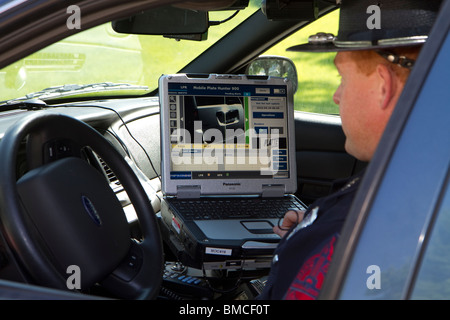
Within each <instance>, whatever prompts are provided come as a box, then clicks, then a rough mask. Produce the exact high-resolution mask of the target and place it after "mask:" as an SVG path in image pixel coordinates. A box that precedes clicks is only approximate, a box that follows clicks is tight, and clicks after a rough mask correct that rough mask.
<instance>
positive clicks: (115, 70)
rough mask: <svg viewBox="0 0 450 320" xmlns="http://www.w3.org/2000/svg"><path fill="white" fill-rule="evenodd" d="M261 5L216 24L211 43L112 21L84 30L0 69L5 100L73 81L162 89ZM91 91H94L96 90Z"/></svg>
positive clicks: (218, 15)
mask: <svg viewBox="0 0 450 320" xmlns="http://www.w3.org/2000/svg"><path fill="white" fill-rule="evenodd" d="M260 5H261V0H251V1H250V3H249V7H248V8H246V9H245V10H241V11H240V12H239V13H238V14H237V15H236V16H235V17H233V18H232V19H231V20H229V21H226V22H224V23H222V24H220V25H217V26H211V27H210V28H209V31H208V34H207V40H206V41H188V40H180V41H177V40H175V39H170V38H164V37H163V36H149V35H129V34H120V33H116V32H115V31H114V30H113V29H112V27H111V23H106V24H104V25H100V26H97V27H95V28H92V29H88V30H84V31H82V32H80V33H78V34H76V35H73V36H71V37H68V38H66V39H64V40H61V41H59V42H57V43H55V44H53V45H51V46H48V47H46V48H44V49H42V50H40V51H38V52H36V53H34V54H32V55H30V56H28V57H26V58H24V59H21V60H19V61H17V62H15V63H13V64H12V65H10V66H8V67H6V68H3V69H0V101H6V100H10V99H14V98H19V97H24V96H26V95H27V94H30V93H34V92H38V91H41V90H43V89H46V88H49V87H57V86H64V85H66V88H67V85H73V84H74V85H86V84H93V83H101V84H104V83H107V84H109V83H119V84H132V85H138V86H140V87H139V88H138V89H139V90H136V88H131V87H128V88H127V87H125V88H124V86H117V88H120V90H121V94H122V95H124V94H143V93H145V92H151V91H153V90H154V89H156V88H157V86H158V79H159V77H160V76H161V75H162V74H169V73H176V72H178V71H179V70H181V69H182V68H183V67H184V66H185V65H187V64H188V63H189V62H190V61H192V60H193V59H194V58H196V57H197V56H198V55H199V54H201V53H202V52H203V51H205V50H206V49H207V48H208V47H210V46H211V45H212V44H214V43H215V42H216V41H218V40H219V39H220V38H221V37H223V36H224V35H225V34H226V33H227V32H229V31H230V30H232V29H233V28H234V27H235V26H237V25H238V24H240V23H241V22H242V21H243V20H245V19H246V18H247V17H248V16H250V15H251V14H252V13H254V12H255V11H256V10H257V9H259V8H260ZM233 13H234V11H217V12H210V14H209V20H210V21H223V20H226V19H227V18H228V17H230V16H231V15H233ZM142 86H145V87H142ZM98 87H99V88H102V86H98ZM103 87H104V86H103ZM108 87H111V86H108ZM102 90H103V88H102V89H101V90H99V92H101V91H102ZM127 91H128V92H127ZM89 94H90V96H92V95H93V94H92V90H91V91H90V93H89ZM108 94H113V93H111V92H109V93H108Z"/></svg>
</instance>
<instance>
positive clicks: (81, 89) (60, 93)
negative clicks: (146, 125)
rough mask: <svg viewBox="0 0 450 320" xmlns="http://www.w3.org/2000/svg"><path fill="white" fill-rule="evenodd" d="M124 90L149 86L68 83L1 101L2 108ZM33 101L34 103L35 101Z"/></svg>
mask: <svg viewBox="0 0 450 320" xmlns="http://www.w3.org/2000/svg"><path fill="white" fill-rule="evenodd" d="M123 90H125V91H127V90H130V91H146V92H147V91H148V90H149V89H148V87H147V86H140V85H133V84H129V83H113V82H100V83H92V84H85V85H78V84H66V85H61V86H55V87H50V88H46V89H43V90H41V91H37V92H33V93H29V94H27V95H25V96H24V97H20V98H15V99H11V100H7V101H3V102H0V108H1V107H3V106H6V105H17V104H24V102H25V101H33V100H37V99H39V100H41V101H45V100H51V99H55V98H62V97H68V96H74V95H87V94H90V93H99V92H105V93H106V92H107V93H108V94H111V92H113V91H123ZM31 103H32V104H34V102H31ZM38 104H40V103H38ZM44 104H45V103H44Z"/></svg>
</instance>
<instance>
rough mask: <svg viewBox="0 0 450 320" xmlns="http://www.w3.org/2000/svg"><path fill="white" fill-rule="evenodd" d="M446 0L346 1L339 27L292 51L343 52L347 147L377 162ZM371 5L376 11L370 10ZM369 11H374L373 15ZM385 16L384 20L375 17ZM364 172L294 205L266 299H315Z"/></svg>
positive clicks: (341, 95) (339, 62)
mask: <svg viewBox="0 0 450 320" xmlns="http://www.w3.org/2000/svg"><path fill="white" fill-rule="evenodd" d="M440 4H441V1H440V0H427V1H423V0H391V1H388V0H379V1H373V0H342V1H341V8H340V17H339V32H338V35H337V36H336V37H335V36H333V35H331V34H326V33H321V34H317V35H315V36H311V37H310V39H309V43H308V44H302V45H298V46H295V47H292V48H290V49H288V50H291V51H309V52H327V51H335V52H337V54H336V58H335V65H336V68H337V69H338V72H339V74H340V76H341V84H340V85H339V87H338V89H337V90H336V92H335V94H334V96H333V100H334V102H335V103H336V104H338V105H339V111H340V115H341V120H342V128H343V131H344V134H345V136H346V141H345V149H346V151H347V152H348V153H349V154H351V155H353V156H354V157H356V158H357V159H359V160H361V161H370V160H371V158H372V156H373V154H374V152H375V150H376V148H377V145H378V142H379V140H380V138H381V135H382V134H383V131H384V128H385V126H386V124H387V122H388V120H389V118H390V115H391V113H392V111H393V109H394V107H395V105H396V103H397V100H398V98H399V97H400V94H401V92H402V90H403V87H404V84H405V82H406V80H407V78H408V76H409V73H410V70H411V69H412V67H413V66H414V62H415V60H416V58H417V56H418V54H419V52H420V48H421V45H422V44H423V43H424V42H425V41H426V39H427V36H428V34H429V32H430V29H431V27H432V25H433V23H434V20H435V18H436V16H437V12H438V10H439V7H440ZM369 9H370V10H372V11H370V10H369ZM368 12H373V14H375V16H371V15H370V14H368ZM376 19H378V21H377V20H376ZM362 177H363V173H359V174H358V175H356V176H354V177H351V178H350V179H348V180H347V181H339V182H337V183H336V184H335V192H334V193H332V194H331V195H329V196H327V197H325V198H322V199H319V200H317V201H316V202H314V203H313V204H312V205H310V206H309V208H308V210H307V211H306V212H303V211H298V212H296V211H289V212H287V213H286V215H285V217H284V220H283V223H282V224H281V226H277V227H275V228H274V231H275V232H276V233H278V234H279V235H280V236H282V239H281V241H280V244H279V245H278V247H277V249H276V251H275V253H274V257H273V262H272V267H271V271H270V274H269V279H268V281H267V284H266V287H265V289H264V291H263V293H262V294H261V295H260V296H259V297H258V298H259V299H315V298H317V297H318V296H319V293H320V289H321V287H322V284H323V281H324V279H325V276H326V273H327V271H328V268H329V264H330V261H331V258H332V255H333V251H334V248H335V246H336V243H337V241H338V240H339V234H340V231H341V229H342V226H343V224H344V222H345V218H346V215H347V213H348V211H349V209H350V206H351V204H352V201H353V198H354V196H355V193H356V190H357V188H358V184H359V182H360V180H361V179H362Z"/></svg>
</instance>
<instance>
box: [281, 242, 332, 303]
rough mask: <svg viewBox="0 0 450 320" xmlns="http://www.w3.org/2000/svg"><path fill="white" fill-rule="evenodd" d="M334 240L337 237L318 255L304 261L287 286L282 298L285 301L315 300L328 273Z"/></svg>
mask: <svg viewBox="0 0 450 320" xmlns="http://www.w3.org/2000/svg"><path fill="white" fill-rule="evenodd" d="M336 240H337V237H336V236H333V237H332V238H331V240H330V241H329V242H328V243H327V244H326V245H325V246H324V247H322V249H321V250H320V252H319V253H317V254H315V255H313V256H311V257H310V258H308V260H306V262H305V263H304V264H303V265H302V266H301V268H300V271H299V272H298V273H297V276H296V277H295V279H294V281H293V282H292V283H291V285H290V286H289V289H288V291H287V293H286V295H285V297H284V298H285V299H286V300H314V299H317V297H318V296H319V293H320V289H321V288H322V284H323V281H324V279H325V275H326V274H327V272H328V267H329V265H330V262H331V257H332V256H333V252H334V246H335V243H336Z"/></svg>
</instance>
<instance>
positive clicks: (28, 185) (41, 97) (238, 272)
mask: <svg viewBox="0 0 450 320" xmlns="http://www.w3.org/2000/svg"><path fill="white" fill-rule="evenodd" d="M225 2H227V3H228V4H227V5H226V6H225V7H226V10H229V13H230V15H231V14H232V13H234V12H239V11H241V10H242V11H245V10H247V7H248V6H249V1H248V0H247V1H245V0H238V1H231V4H230V1H210V2H209V3H208V2H206V3H205V2H198V3H197V2H195V1H191V2H186V3H185V4H184V5H179V6H176V7H172V6H164V7H163V8H162V9H161V8H149V9H148V10H145V11H139V13H137V14H133V15H130V16H129V17H123V16H122V17H120V19H119V18H116V19H113V21H112V22H110V23H111V24H112V27H113V29H114V30H115V31H116V32H118V33H121V34H124V35H126V34H140V35H149V34H153V35H161V36H162V35H164V36H165V37H169V38H172V39H176V40H174V41H181V42H183V41H193V42H197V41H198V42H199V41H201V39H202V37H205V33H206V31H207V30H208V28H214V26H212V25H211V24H210V21H209V20H208V11H209V12H210V13H211V12H214V11H216V10H223V8H222V7H223V6H224V5H223V3H225ZM199 7H200V8H199ZM262 7H263V10H260V9H258V10H256V11H255V13H254V14H252V15H250V17H249V18H248V19H246V20H244V21H243V22H242V23H241V24H239V25H238V26H237V27H235V28H234V30H233V31H232V32H230V33H228V34H227V36H226V37H224V38H222V39H221V40H220V41H217V42H216V43H215V44H214V45H213V46H211V47H210V48H208V50H205V51H204V52H203V53H202V54H201V55H199V56H198V57H197V58H196V59H194V60H192V61H191V62H190V63H189V64H187V65H186V66H185V67H183V68H182V69H180V70H178V72H177V73H179V74H192V75H210V74H217V75H225V74H226V75H247V76H248V77H251V76H254V77H262V78H265V79H268V78H270V75H269V74H266V75H254V74H253V75H251V74H249V70H250V69H249V67H250V66H251V65H252V64H254V63H256V62H258V63H259V62H261V59H263V57H261V58H260V59H258V57H259V56H260V55H261V54H262V53H264V52H265V51H266V50H267V49H268V48H270V47H271V46H273V45H274V44H276V43H277V42H279V41H281V40H282V39H284V38H286V37H288V36H289V35H292V34H293V33H294V32H296V31H297V30H299V29H301V28H303V27H305V26H307V25H308V24H309V23H311V22H312V21H313V20H315V19H318V18H320V17H321V16H324V15H326V14H327V13H330V12H333V11H334V10H335V9H336V1H324V0H319V1H282V0H265V1H263V4H262ZM205 8H207V9H206V11H202V10H205ZM218 8H220V9H218ZM175 9H176V10H175ZM199 9H200V10H199ZM188 13H189V14H192V17H191V16H189V17H187V14H188ZM169 18H170V21H174V23H167V21H168V20H169ZM231 19H233V18H232V17H231ZM187 21H189V22H190V23H191V25H188V26H187V25H186V23H187ZM175 22H179V24H177V23H175ZM166 54H173V53H166ZM47 59H51V57H50V58H48V57H47ZM67 59H74V57H68V58H67ZM281 59H282V58H281V57H280V60H277V59H275V62H273V63H280V61H281ZM124 63H125V61H124ZM73 68H76V66H74V67H73ZM111 68H114V67H113V66H112V67H111ZM297 72H299V73H301V72H302V70H297ZM19 75H20V74H19V73H17V74H16V75H15V77H16V78H14V79H17V77H19ZM254 79H257V78H254ZM5 81H6V80H5ZM14 81H16V80H14ZM105 81H108V80H107V79H106V80H105ZM294 81H295V82H297V81H298V79H297V76H295V77H294ZM75 82H76V79H74V83H75ZM65 85H66V86H65V88H64V87H63V88H59V89H58V90H59V91H58V92H56V91H57V90H56V89H55V88H53V91H52V90H48V91H46V92H45V90H44V91H43V92H41V94H38V95H35V96H33V95H29V96H26V97H24V98H22V99H11V100H9V101H4V102H2V106H1V108H2V109H1V111H2V112H1V114H0V136H1V145H0V153H1V154H2V157H1V159H0V162H1V163H0V180H1V186H0V202H1V203H2V209H1V220H2V229H1V230H2V232H1V236H0V279H2V283H1V284H0V285H1V288H4V289H5V290H4V292H5V293H6V292H13V293H12V295H13V296H14V297H16V298H17V297H18V298H19V299H20V298H25V299H27V298H30V297H31V298H36V297H37V298H50V299H52V298H63V299H65V298H68V299H78V298H81V299H84V298H113V299H115V298H122V299H148V298H152V299H160V300H185V299H190V300H201V299H208V300H236V299H241V300H252V299H255V298H256V297H257V296H258V294H259V293H260V292H261V290H262V288H263V287H264V281H265V279H266V277H267V275H268V272H269V267H270V263H269V264H267V261H268V260H267V257H268V256H269V257H270V252H271V251H270V250H273V247H270V249H269V250H268V251H267V250H266V251H264V250H262V251H264V254H263V255H262V256H263V257H264V259H265V260H264V263H262V264H259V262H258V259H257V258H256V259H254V260H252V261H253V262H251V263H250V262H248V263H245V262H244V261H243V260H241V259H239V258H235V257H233V259H227V258H224V255H223V254H222V255H220V254H219V253H218V251H216V254H215V255H214V257H215V259H214V260H213V262H214V263H211V264H203V263H202V261H195V259H193V258H192V256H189V257H187V254H186V251H187V247H186V246H187V244H186V243H183V242H180V240H177V239H175V238H176V232H174V229H173V226H172V228H171V227H170V224H173V223H176V221H175V222H173V221H169V222H167V221H166V222H164V221H163V219H162V217H161V210H164V206H165V204H164V196H165V195H164V193H163V190H162V188H163V185H162V183H163V181H162V174H170V173H166V172H164V171H163V170H162V169H161V168H162V167H163V165H164V163H163V161H164V160H163V159H162V150H161V131H162V129H163V128H162V122H161V113H160V110H161V109H160V108H161V101H160V98H161V97H160V94H161V92H160V90H159V88H156V89H154V90H152V91H151V92H148V93H146V94H145V95H141V96H132V95H127V94H125V93H124V94H122V95H116V96H112V95H109V94H108V91H107V89H108V86H109V84H108V83H100V84H98V85H97V87H96V88H97V89H98V87H99V86H103V88H102V90H103V89H104V92H102V93H100V94H99V93H98V92H99V91H98V90H97V95H91V96H89V94H86V95H84V96H83V95H80V96H74V97H71V96H70V95H68V96H64V90H66V91H67V92H69V91H71V92H73V90H75V91H76V90H84V91H83V93H86V92H88V91H87V90H89V89H92V88H89V87H84V88H81V86H80V87H74V86H73V85H72V87H70V85H71V84H65ZM295 85H297V83H295ZM50 89H52V88H50ZM298 90H301V83H299V89H298ZM55 93H56V96H55V97H52V98H51V99H48V98H46V95H48V96H50V97H51V96H52V94H55ZM0 98H1V96H0ZM1 100H3V99H1ZM186 101H187V100H186ZM185 103H188V102H185ZM189 103H190V104H191V107H190V108H191V109H192V110H194V111H192V112H193V113H192V114H191V115H190V116H192V117H197V118H196V119H197V120H199V119H200V120H203V125H204V127H203V128H202V129H201V130H203V131H206V130H208V129H209V128H211V127H217V128H219V129H220V130H223V132H225V130H229V129H235V128H241V127H243V126H244V121H245V119H244V118H245V114H244V111H243V108H242V106H243V105H242V104H241V100H239V99H236V98H232V97H231V98H227V99H222V100H221V99H217V98H210V99H203V100H202V99H197V100H193V101H190V102H189ZM224 106H225V107H224ZM191 109H189V110H191ZM293 116H294V118H293V124H294V128H293V130H292V132H293V134H294V138H293V140H294V141H295V145H294V147H295V157H296V161H295V169H296V170H295V171H296V188H295V189H296V190H295V196H296V197H297V198H298V199H300V200H301V201H302V203H303V204H304V205H305V206H308V205H309V204H311V203H312V202H313V201H314V200H315V199H317V198H319V197H322V196H325V195H328V194H329V193H330V192H332V187H333V181H335V180H336V179H343V178H348V177H350V176H352V175H354V174H355V173H357V172H359V171H360V170H362V169H363V168H364V167H365V166H366V165H367V163H363V162H360V161H358V160H357V159H355V158H354V157H352V156H350V155H349V154H347V153H346V151H345V148H344V142H345V136H344V133H343V131H342V128H341V122H340V118H339V116H337V115H328V114H320V113H312V112H304V111H298V110H297V111H295V112H294V111H293ZM209 122H211V123H209ZM192 132H193V129H192ZM207 143H211V141H207ZM4 155H8V156H4ZM105 181H107V183H105ZM80 195H81V200H80ZM95 199H101V201H96V200H95ZM80 210H81V211H83V212H84V215H82V217H81V215H80V214H79V212H80ZM86 212H87V214H86ZM104 212H106V213H107V214H105V213H104ZM93 222H94V223H93ZM168 225H169V227H168ZM175 230H176V229H175ZM258 230H259V229H258ZM255 239H256V238H255ZM221 249H222V248H220V247H219V248H217V247H216V248H212V249H211V248H210V250H221ZM222 250H225V251H223V252H225V253H226V252H227V251H226V249H222ZM269 261H270V259H269ZM69 265H72V266H73V265H76V266H78V267H79V270H81V271H80V272H81V282H79V283H78V282H77V281H75V280H77V279H75V280H74V282H70V281H72V279H73V278H71V277H70V276H71V275H72V272H68V269H67V267H66V266H69ZM73 274H76V272H75V273H73ZM69 280H70V281H69ZM78 280H79V279H78ZM69 283H71V284H73V286H72V288H69ZM68 289H72V290H68ZM1 290H2V289H0V291H1ZM53 290H54V291H53ZM80 293H81V295H80ZM0 295H1V294H0Z"/></svg>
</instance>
